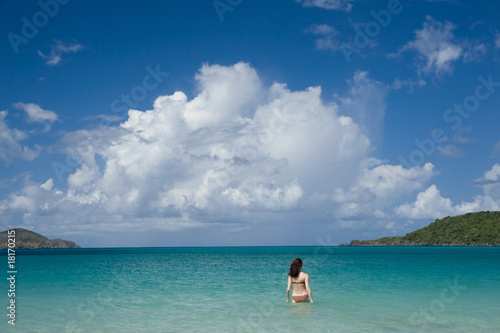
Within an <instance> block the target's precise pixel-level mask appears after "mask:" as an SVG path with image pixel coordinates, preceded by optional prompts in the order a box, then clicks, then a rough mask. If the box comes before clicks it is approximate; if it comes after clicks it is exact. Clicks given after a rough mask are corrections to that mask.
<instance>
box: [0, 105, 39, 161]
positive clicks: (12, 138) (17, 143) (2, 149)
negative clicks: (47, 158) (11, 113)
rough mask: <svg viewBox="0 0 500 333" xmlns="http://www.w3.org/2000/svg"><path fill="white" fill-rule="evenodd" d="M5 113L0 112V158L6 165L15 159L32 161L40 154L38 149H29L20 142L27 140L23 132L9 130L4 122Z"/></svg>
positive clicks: (36, 147)
mask: <svg viewBox="0 0 500 333" xmlns="http://www.w3.org/2000/svg"><path fill="white" fill-rule="evenodd" d="M7 114H8V113H7V111H5V110H4V111H0V158H1V159H2V160H3V161H4V162H5V163H7V164H9V163H12V162H13V161H14V160H15V159H23V160H26V161H32V160H34V159H35V158H37V157H38V155H39V154H40V148H39V147H38V146H35V149H34V150H33V149H31V148H29V147H28V146H25V145H22V144H21V142H22V141H24V140H26V139H27V138H28V135H27V134H26V133H25V132H24V131H20V130H18V129H15V128H14V129H12V128H9V126H8V125H7V123H6V122H5V117H6V116H7Z"/></svg>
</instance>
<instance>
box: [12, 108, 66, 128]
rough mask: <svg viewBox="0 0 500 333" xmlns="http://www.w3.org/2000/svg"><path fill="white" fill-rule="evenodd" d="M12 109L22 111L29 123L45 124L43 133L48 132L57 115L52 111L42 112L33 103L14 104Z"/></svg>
mask: <svg viewBox="0 0 500 333" xmlns="http://www.w3.org/2000/svg"><path fill="white" fill-rule="evenodd" d="M14 107H15V108H17V109H19V110H24V111H25V112H26V115H27V116H28V122H30V123H45V128H44V131H48V130H50V127H51V125H52V123H53V122H54V121H56V120H57V114H56V113H55V112H54V111H50V110H44V109H42V108H41V107H40V106H39V105H36V104H34V103H27V104H25V103H14Z"/></svg>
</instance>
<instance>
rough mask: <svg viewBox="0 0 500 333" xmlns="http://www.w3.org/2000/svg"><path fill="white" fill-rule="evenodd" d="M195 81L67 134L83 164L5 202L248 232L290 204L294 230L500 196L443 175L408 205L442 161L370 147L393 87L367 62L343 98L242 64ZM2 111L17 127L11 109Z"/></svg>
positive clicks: (0, 206) (160, 226)
mask: <svg viewBox="0 0 500 333" xmlns="http://www.w3.org/2000/svg"><path fill="white" fill-rule="evenodd" d="M195 79H196V82H197V84H198V93H197V95H196V96H194V97H193V98H192V99H188V97H187V95H186V94H185V93H184V92H182V91H175V92H173V93H172V94H170V95H162V96H159V97H157V98H156V99H155V101H154V103H153V106H152V109H149V110H145V111H141V110H135V109H130V110H129V111H128V118H127V119H126V120H125V121H124V122H122V123H121V124H119V125H117V126H112V125H108V126H103V125H101V126H97V127H93V128H87V129H81V130H77V131H74V132H69V133H66V134H65V135H64V137H63V138H62V140H61V142H60V143H59V144H58V145H59V146H62V147H63V148H61V152H63V153H65V154H68V156H70V157H71V158H72V159H73V160H74V161H75V163H76V168H74V169H72V170H71V172H69V173H66V175H67V176H65V177H64V178H63V179H62V180H63V183H59V184H58V185H56V184H55V182H54V180H53V178H50V179H46V180H44V181H43V182H42V183H36V182H34V181H31V180H29V179H28V180H27V181H26V182H25V184H24V186H23V187H22V188H21V189H20V190H18V191H16V192H12V193H11V194H10V195H8V196H7V197H6V198H5V199H4V200H2V201H0V213H1V214H5V215H8V214H23V215H22V218H23V223H24V224H25V225H28V226H29V225H33V223H40V221H43V224H44V227H46V228H48V227H49V226H50V225H51V224H57V225H58V227H59V228H60V229H63V230H65V232H68V233H77V234H78V233H84V232H88V231H89V230H93V232H97V231H109V230H116V229H119V230H130V231H135V230H136V231H139V230H163V231H178V230H187V229H192V228H198V229H199V230H205V228H207V227H209V226H212V227H214V226H217V228H221V230H226V231H227V230H233V231H234V230H240V231H241V230H246V229H248V228H249V229H252V228H257V229H258V228H260V227H257V226H258V225H263V224H265V225H266V226H267V227H272V226H273V225H274V224H275V223H277V221H278V220H281V219H282V217H279V215H278V214H279V213H283V212H296V213H297V214H296V217H294V218H291V219H289V221H288V222H287V223H288V224H289V225H290V226H292V225H293V226H295V227H301V226H303V225H305V224H307V220H308V219H316V218H317V219H322V220H326V221H328V223H332V224H334V223H337V222H335V221H339V220H342V221H343V222H342V224H341V226H342V227H348V226H349V225H350V224H351V225H354V224H355V223H356V222H346V221H347V220H351V221H356V220H358V221H361V220H363V223H365V224H370V223H371V224H373V225H375V224H376V223H378V222H377V221H379V220H382V221H385V222H384V223H383V228H386V229H387V228H389V229H392V228H396V229H397V228H399V227H398V225H397V224H395V222H394V219H395V218H399V219H405V218H409V219H419V218H421V219H422V218H430V217H431V216H432V218H437V217H440V216H439V215H438V214H443V213H449V212H461V211H465V210H466V209H478V208H482V207H493V206H494V204H495V203H494V200H493V199H491V200H490V199H486V198H489V197H487V196H485V197H484V198H483V199H478V200H482V201H481V203H480V204H473V203H462V204H460V205H458V206H453V205H452V204H451V202H450V200H449V199H445V198H442V197H441V196H440V194H439V191H438V190H437V187H436V186H435V185H431V187H429V188H428V189H427V190H425V191H424V192H421V193H420V194H419V195H418V196H417V200H416V201H415V202H414V203H412V204H403V205H399V206H397V205H398V204H399V203H400V200H401V198H402V197H408V196H412V194H413V192H415V191H421V190H423V189H424V188H425V187H426V186H428V183H429V181H430V180H431V178H432V176H433V175H434V165H433V164H431V163H427V164H425V165H424V166H422V167H417V166H416V167H413V168H410V169H405V168H404V167H402V166H400V165H391V164H389V163H387V162H385V161H381V160H378V159H375V158H373V157H371V156H370V155H371V153H372V152H373V149H374V146H373V142H377V140H379V139H380V137H381V131H383V119H384V115H385V103H384V99H385V96H386V94H387V91H388V88H387V85H384V84H382V83H380V82H377V81H375V80H373V79H371V78H370V77H369V73H367V72H361V71H357V72H355V73H354V74H353V78H352V79H351V80H349V81H348V84H349V85H350V87H351V89H349V90H348V92H347V93H346V94H345V96H335V97H334V98H333V100H331V101H329V102H326V101H325V99H324V97H323V96H322V90H321V88H320V87H309V88H307V89H304V90H299V91H292V90H290V89H289V88H288V87H287V86H286V84H284V83H273V84H272V85H270V86H264V84H263V83H262V81H261V79H260V77H259V75H258V73H257V71H256V70H255V69H254V68H252V67H251V66H250V65H249V64H247V63H243V62H239V63H236V64H234V65H232V66H221V65H208V64H205V65H203V66H202V67H201V69H200V70H199V71H198V73H197V74H196V75H195ZM18 107H20V108H22V109H25V110H26V112H27V113H28V115H29V117H30V119H31V120H32V121H40V122H43V121H45V122H49V123H50V122H52V121H55V120H56V119H57V115H55V113H51V112H52V111H46V110H43V109H41V108H40V107H38V106H37V105H34V104H22V103H19V105H18ZM29 110H31V111H29ZM0 115H1V117H0V126H2V124H3V125H4V126H5V124H4V123H3V120H2V119H3V117H5V115H6V112H5V111H3V113H0ZM96 119H97V118H96ZM15 133H17V134H15V135H17V139H16V140H14V142H12V143H10V145H12V146H13V148H11V150H14V151H15V150H17V151H18V154H20V152H21V151H22V148H21V146H20V145H19V143H18V142H19V141H21V140H22V139H23V133H21V132H15ZM16 145H17V146H16ZM2 158H3V159H4V157H3V156H2ZM495 170H496V169H495ZM54 178H55V177H54ZM490 178H491V177H490ZM61 184H62V185H61ZM498 199H499V198H496V200H498ZM488 200H490V201H488ZM433 203H443V205H442V206H440V208H439V209H438V207H435V205H433ZM429 205H432V206H429ZM394 207H396V208H394ZM429 207H430V208H429ZM304 216H307V218H304ZM346 219H347V220H346ZM370 220H372V221H371V222H370ZM280 223H282V222H280ZM283 223H284V222H283ZM353 223H354V224H353ZM402 223H404V221H403V222H402ZM254 237H256V236H255V234H254ZM256 239H257V238H255V239H254V241H255V240H256Z"/></svg>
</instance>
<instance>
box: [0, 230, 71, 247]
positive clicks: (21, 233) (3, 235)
mask: <svg viewBox="0 0 500 333" xmlns="http://www.w3.org/2000/svg"><path fill="white" fill-rule="evenodd" d="M9 230H14V231H15V232H16V233H15V240H16V246H15V249H77V248H80V246H78V245H76V244H75V243H74V242H70V241H67V240H63V239H60V238H56V239H48V238H47V237H45V236H42V235H40V234H37V233H36V232H33V231H31V230H27V229H23V228H14V229H9ZM9 230H5V231H2V232H0V249H6V248H7V232H8V231H9Z"/></svg>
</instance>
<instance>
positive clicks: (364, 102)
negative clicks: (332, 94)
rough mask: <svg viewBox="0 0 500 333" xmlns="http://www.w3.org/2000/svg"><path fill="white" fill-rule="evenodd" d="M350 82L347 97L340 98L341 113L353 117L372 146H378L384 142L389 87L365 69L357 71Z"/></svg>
mask: <svg viewBox="0 0 500 333" xmlns="http://www.w3.org/2000/svg"><path fill="white" fill-rule="evenodd" d="M348 83H349V85H350V87H351V89H350V91H349V93H348V95H347V96H346V97H343V98H340V100H341V102H342V103H341V105H340V106H339V109H340V113H341V114H345V115H347V116H349V117H351V118H352V119H353V120H354V121H355V122H356V123H357V124H358V125H359V126H360V127H361V128H362V130H363V132H364V133H366V134H367V136H368V138H369V139H370V142H371V143H372V146H378V145H380V144H381V142H382V135H383V131H384V118H385V109H386V105H385V97H386V95H387V92H388V91H389V88H388V87H387V86H386V85H384V84H382V83H381V82H378V81H374V80H372V79H370V78H369V75H368V72H365V71H356V72H355V73H354V77H353V79H352V80H350V81H349V82H348ZM372 148H376V147H372Z"/></svg>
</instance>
